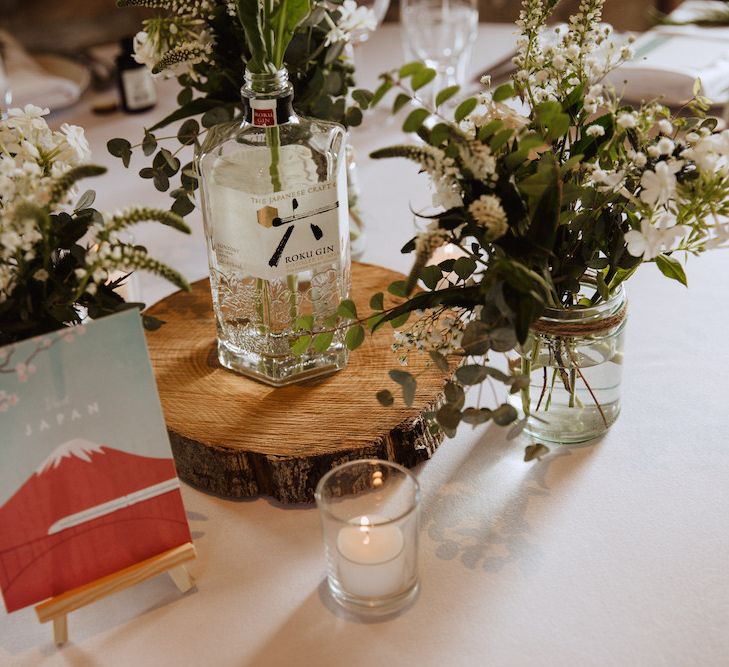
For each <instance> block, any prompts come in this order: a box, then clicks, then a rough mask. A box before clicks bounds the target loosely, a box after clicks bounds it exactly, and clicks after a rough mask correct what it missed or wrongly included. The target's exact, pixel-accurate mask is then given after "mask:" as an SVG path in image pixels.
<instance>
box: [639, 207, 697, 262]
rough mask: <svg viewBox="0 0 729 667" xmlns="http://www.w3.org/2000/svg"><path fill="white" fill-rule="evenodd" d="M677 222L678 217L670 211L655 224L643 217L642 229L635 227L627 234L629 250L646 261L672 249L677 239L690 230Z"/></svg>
mask: <svg viewBox="0 0 729 667" xmlns="http://www.w3.org/2000/svg"><path fill="white" fill-rule="evenodd" d="M675 222H676V219H675V218H674V217H673V215H672V214H670V213H664V214H663V215H662V216H661V217H660V218H658V220H657V221H656V223H655V225H653V224H651V221H650V220H648V219H646V218H643V219H642V220H641V221H640V231H638V230H637V229H633V230H631V231H629V232H627V233H626V234H625V241H626V243H627V244H628V252H629V253H630V254H631V255H633V257H642V258H643V260H644V261H649V260H651V259H654V258H655V257H657V256H658V255H660V254H661V253H662V252H668V251H670V250H672V249H673V246H674V244H675V242H676V239H679V238H682V237H683V236H686V234H687V233H688V232H689V231H690V229H689V228H688V227H686V226H685V225H676V224H675ZM669 225H671V226H669Z"/></svg>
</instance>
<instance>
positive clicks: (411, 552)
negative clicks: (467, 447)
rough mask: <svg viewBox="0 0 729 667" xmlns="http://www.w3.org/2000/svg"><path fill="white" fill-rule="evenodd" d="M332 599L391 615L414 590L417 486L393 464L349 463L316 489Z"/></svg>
mask: <svg viewBox="0 0 729 667" xmlns="http://www.w3.org/2000/svg"><path fill="white" fill-rule="evenodd" d="M315 497H316V504H317V506H318V507H319V512H320V516H321V523H322V531H323V536H324V549H325V552H326V563H327V579H328V582H329V588H330V590H331V592H332V595H333V597H334V599H335V600H336V601H337V602H338V603H339V604H340V605H342V606H343V607H345V608H348V609H350V610H354V611H358V612H364V613H369V614H390V613H392V612H394V611H397V610H399V609H401V608H402V607H404V606H405V605H407V604H408V603H409V602H410V600H411V599H413V597H414V596H415V594H416V592H417V589H418V503H419V502H420V487H419V485H418V482H417V480H416V479H415V477H414V476H413V475H412V473H411V472H410V471H408V470H406V469H405V468H403V467H402V466H400V465H397V464H396V463H390V462H389V461H380V460H378V459H365V460H361V461H350V462H349V463H345V464H344V465H341V466H339V467H337V468H334V469H333V470H330V471H329V472H328V473H327V474H326V475H324V477H322V478H321V480H320V482H319V485H318V486H317V489H316V494H315Z"/></svg>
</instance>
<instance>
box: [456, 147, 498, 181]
mask: <svg viewBox="0 0 729 667" xmlns="http://www.w3.org/2000/svg"><path fill="white" fill-rule="evenodd" d="M461 159H462V160H463V163H464V165H465V167H466V168H467V169H468V170H469V171H470V172H471V173H472V174H473V176H474V177H475V178H477V179H478V180H480V181H485V180H486V179H487V178H489V177H491V176H493V174H494V173H495V171H496V158H495V157H494V156H493V154H492V153H491V148H489V146H488V145H487V144H482V143H481V142H480V141H469V142H468V144H466V146H465V147H463V148H462V149H461Z"/></svg>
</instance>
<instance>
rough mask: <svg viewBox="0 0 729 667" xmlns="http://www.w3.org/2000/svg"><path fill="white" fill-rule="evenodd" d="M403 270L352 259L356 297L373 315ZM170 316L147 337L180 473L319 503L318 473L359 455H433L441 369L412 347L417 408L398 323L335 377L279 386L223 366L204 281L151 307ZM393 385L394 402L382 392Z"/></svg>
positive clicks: (231, 489) (402, 459) (237, 493)
mask: <svg viewBox="0 0 729 667" xmlns="http://www.w3.org/2000/svg"><path fill="white" fill-rule="evenodd" d="M401 278H403V276H401V275H400V274H398V273H395V272H393V271H390V270H388V269H384V268H382V267H378V266H372V265H368V264H358V263H354V264H353V265H352V284H353V285H354V289H353V292H354V294H353V300H354V301H355V303H356V304H357V308H358V310H359V312H361V313H366V312H369V308H368V303H369V298H370V297H371V295H372V294H374V293H375V292H378V291H386V289H387V286H388V285H389V284H390V283H391V282H392V281H393V280H399V279H401ZM148 312H149V314H150V315H154V316H155V317H158V318H160V319H162V320H164V321H165V322H166V324H165V325H164V326H163V327H162V328H160V329H159V330H157V331H154V332H148V334H147V341H148V344H149V352H150V355H151V358H152V365H153V366H154V372H155V375H156V378H157V386H158V388H159V393H160V397H161V399H162V408H163V410H164V414H165V420H166V422H167V428H168V431H169V434H170V441H171V443H172V451H173V453H174V456H175V461H176V463H177V472H178V474H179V475H180V478H181V479H183V480H184V481H186V482H187V483H189V484H191V485H192V486H195V487H197V488H199V489H201V490H203V491H207V492H209V493H213V494H216V495H220V496H223V497H226V498H246V497H250V496H256V495H259V494H263V495H269V496H273V497H274V498H276V499H278V500H279V501H281V502H284V503H305V502H312V501H313V499H314V490H315V488H316V484H317V482H318V481H319V479H320V478H321V477H322V475H324V473H326V472H327V471H328V470H330V469H331V468H332V467H334V466H336V465H339V464H340V463H343V462H345V461H348V460H351V459H360V458H380V459H387V460H389V461H395V462H397V463H400V464H402V465H405V466H408V467H412V466H414V465H415V464H417V463H419V462H420V461H423V460H425V459H428V458H430V457H431V456H432V454H433V452H434V451H435V449H436V448H437V446H438V445H439V444H440V442H441V440H442V436H440V435H438V436H434V435H432V434H431V433H430V432H429V431H428V429H427V427H426V425H425V423H424V419H423V417H422V414H423V412H424V411H426V410H429V409H432V408H433V407H435V406H437V404H438V403H439V401H440V400H441V397H442V390H443V377H442V375H441V373H440V372H439V371H438V370H437V369H436V368H435V367H434V366H433V365H429V364H427V359H428V357H427V355H424V354H423V355H420V354H418V355H412V358H411V361H410V366H409V368H408V370H410V371H411V372H412V373H414V374H417V375H418V391H417V394H416V398H415V403H414V404H413V406H412V407H410V408H408V407H406V406H405V405H404V404H403V402H402V399H401V396H400V392H399V388H398V387H397V386H396V385H394V384H393V383H392V381H391V380H390V379H389V377H388V375H387V373H388V371H389V370H390V369H391V368H393V367H395V366H397V360H396V358H395V356H394V354H393V352H392V350H391V345H392V341H393V338H392V328H391V327H390V326H386V327H383V328H382V329H380V330H379V331H378V332H377V333H375V334H374V335H373V336H370V335H368V336H367V340H366V341H365V343H364V344H363V345H362V347H360V348H359V349H357V350H356V351H355V352H353V353H351V354H350V357H349V364H348V365H347V367H346V368H345V369H343V370H341V371H339V372H337V373H335V374H333V375H330V376H328V377H325V378H322V379H317V380H310V381H308V382H306V383H302V384H299V385H292V386H288V387H282V388H274V387H269V386H268V385H265V384H262V383H259V382H256V381H255V380H251V379H249V378H246V377H243V376H241V375H237V374H235V373H233V372H231V371H229V370H226V369H224V368H222V367H221V366H220V365H219V364H218V360H217V351H216V332H215V322H214V318H213V311H212V303H211V297H210V287H209V283H208V281H207V280H201V281H199V282H196V283H195V284H194V285H193V286H192V293H183V292H178V293H176V294H173V295H172V296H170V297H168V298H166V299H164V300H162V301H160V302H159V303H157V304H156V305H154V306H153V307H152V308H150V309H149V311H148ZM383 388H390V389H392V390H393V393H394V394H395V395H396V401H395V405H393V406H391V407H389V408H385V407H383V406H381V405H380V404H379V403H378V401H377V399H376V398H375V393H376V392H377V391H379V390H380V389H383Z"/></svg>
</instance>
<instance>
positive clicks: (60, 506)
mask: <svg viewBox="0 0 729 667" xmlns="http://www.w3.org/2000/svg"><path fill="white" fill-rule="evenodd" d="M189 541H191V537H190V530H189V528H188V525H187V520H186V517H185V510H184V507H183V505H182V498H181V495H180V490H179V482H178V480H177V474H176V472H175V466H174V463H173V461H172V459H171V458H152V457H147V456H139V455H137V454H130V453H128V452H123V451H120V450H117V449H113V448H111V447H107V446H104V445H96V444H94V443H91V442H89V441H86V440H81V439H74V440H70V441H68V442H65V443H64V444H62V445H61V446H60V447H58V448H57V449H56V450H55V451H54V452H53V453H52V454H51V455H50V456H49V457H48V458H47V459H46V461H44V462H43V463H42V464H41V465H40V466H39V468H38V469H37V470H36V471H35V473H33V475H31V477H30V478H29V479H28V480H27V481H26V482H25V483H24V484H23V486H21V487H20V488H19V489H18V490H17V491H16V492H15V494H14V495H13V496H12V497H11V498H10V499H9V500H8V501H7V502H6V503H5V504H4V505H3V506H2V507H0V586H1V587H2V591H3V597H4V599H5V606H6V607H7V609H8V611H14V610H16V609H20V608H22V607H25V606H27V605H29V604H33V603H36V602H40V601H41V600H44V599H46V598H49V597H52V596H54V595H58V594H60V593H63V592H65V591H68V590H70V589H72V588H76V587H77V586H81V585H83V584H85V583H88V582H91V581H94V580H96V579H98V578H100V577H103V576H106V575H108V574H112V573H114V572H118V571H119V570H121V569H123V568H125V567H129V566H130V565H133V564H135V563H138V562H140V561H142V560H144V559H146V558H150V557H152V556H155V555H157V554H160V553H162V552H164V551H166V550H168V549H172V548H173V547H176V546H179V545H180V544H184V543H185V542H189Z"/></svg>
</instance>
